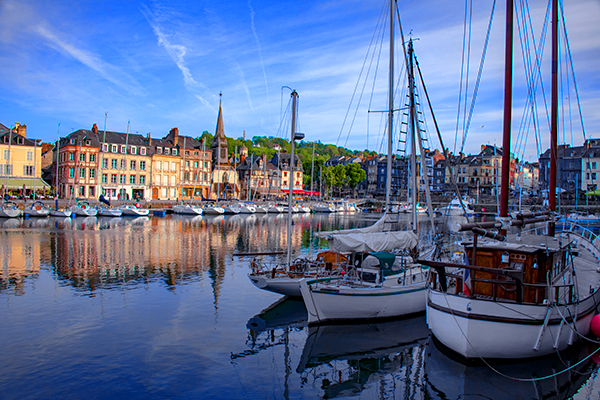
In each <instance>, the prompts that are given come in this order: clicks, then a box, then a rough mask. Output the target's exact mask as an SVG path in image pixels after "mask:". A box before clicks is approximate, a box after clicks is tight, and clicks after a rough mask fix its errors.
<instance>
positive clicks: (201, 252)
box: [0, 214, 600, 399]
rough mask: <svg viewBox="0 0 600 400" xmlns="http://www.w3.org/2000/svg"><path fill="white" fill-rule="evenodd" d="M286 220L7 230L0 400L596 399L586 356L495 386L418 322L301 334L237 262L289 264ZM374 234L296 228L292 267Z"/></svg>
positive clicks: (550, 360)
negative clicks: (328, 237)
mask: <svg viewBox="0 0 600 400" xmlns="http://www.w3.org/2000/svg"><path fill="white" fill-rule="evenodd" d="M285 218H286V217H285V216H283V215H260V216H259V215H254V216H231V217H229V216H225V217H223V216H220V217H212V216H204V217H181V216H168V217H166V218H143V219H130V218H117V219H103V218H91V219H87V218H85V219H82V218H77V219H74V220H72V221H71V220H70V219H55V218H50V219H41V220H36V219H29V220H0V260H1V270H0V399H198V398H222V399H240V398H244V399H246V398H247V399H288V398H292V399H300V398H309V399H313V398H347V397H356V398H365V399H519V398H524V399H530V398H534V399H538V398H539V399H542V398H543V399H552V398H570V397H571V396H575V398H576V399H598V398H600V385H599V384H598V383H597V381H596V380H595V379H597V375H598V365H597V364H596V363H594V361H593V359H592V358H591V357H590V358H588V359H585V357H586V356H587V355H589V354H591V352H593V351H594V350H595V347H593V346H591V345H587V344H586V345H583V344H582V345H577V346H574V347H573V348H572V350H570V351H568V352H565V353H562V354H561V355H560V356H553V357H546V358H543V359H540V360H533V361H528V362H522V363H512V364H503V365H495V366H494V368H495V371H494V370H492V369H491V368H489V367H488V366H485V365H469V366H466V365H464V364H462V363H460V362H459V361H456V360H454V359H453V358H451V357H449V356H447V355H446V354H445V353H444V352H443V349H442V350H440V348H439V346H438V345H437V344H436V343H435V340H434V339H433V338H432V337H431V335H430V332H429V331H428V329H427V324H426V321H425V317H424V316H422V317H418V318H411V319H405V320H400V321H392V322H386V323H380V324H362V325H332V326H321V327H310V328H308V327H307V326H306V309H305V308H304V305H303V303H302V301H301V300H300V301H298V300H285V299H283V298H281V296H279V295H276V294H274V293H270V292H266V291H262V290H259V289H257V288H255V287H254V286H253V285H252V284H251V283H250V281H249V280H248V277H247V273H248V272H249V261H250V259H251V257H249V256H243V257H238V256H233V254H234V253H239V252H251V251H281V250H285V249H286V246H287V242H286V240H287V231H286V229H287V227H286V219H285ZM372 222H373V221H370V222H369V221H365V220H364V219H363V218H362V217H354V216H343V215H339V214H336V215H297V216H295V217H294V224H293V227H292V229H293V231H292V248H293V249H294V253H293V256H294V257H298V256H308V255H310V254H312V253H316V252H317V251H318V250H319V249H320V248H323V247H326V242H318V241H316V240H313V238H312V232H313V231H315V230H329V229H332V228H350V227H355V226H365V225H369V224H370V223H372ZM264 259H265V260H266V261H269V260H273V261H275V260H278V261H283V260H284V259H285V256H284V255H279V256H265V257H264ZM599 359H600V357H599ZM568 366H574V367H573V368H572V369H571V370H570V371H569V372H567V373H563V374H559V375H557V376H554V377H552V378H549V379H542V380H531V379H532V378H535V379H538V378H541V377H545V376H550V375H554V374H555V373H557V372H559V371H562V370H564V369H566V368H567V367H568ZM503 375H504V376H503ZM514 378H520V379H528V381H520V380H515V379H514Z"/></svg>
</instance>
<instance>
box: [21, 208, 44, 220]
mask: <svg viewBox="0 0 600 400" xmlns="http://www.w3.org/2000/svg"><path fill="white" fill-rule="evenodd" d="M26 212H27V214H29V216H30V217H41V218H43V217H47V216H48V215H50V210H49V209H48V208H40V209H39V210H38V209H35V208H30V209H29V210H27V211H26Z"/></svg>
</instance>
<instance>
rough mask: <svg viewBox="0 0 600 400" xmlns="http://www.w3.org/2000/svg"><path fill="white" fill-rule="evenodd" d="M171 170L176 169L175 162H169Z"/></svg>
mask: <svg viewBox="0 0 600 400" xmlns="http://www.w3.org/2000/svg"><path fill="white" fill-rule="evenodd" d="M171 171H177V163H174V162H172V163H171Z"/></svg>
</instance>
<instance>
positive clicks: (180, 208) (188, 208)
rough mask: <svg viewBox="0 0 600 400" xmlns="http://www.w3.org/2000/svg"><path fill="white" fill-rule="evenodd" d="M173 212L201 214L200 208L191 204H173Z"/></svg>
mask: <svg viewBox="0 0 600 400" xmlns="http://www.w3.org/2000/svg"><path fill="white" fill-rule="evenodd" d="M173 212H174V213H175V214H185V215H202V208H200V207H197V206H192V205H187V204H186V205H183V204H180V205H176V206H173Z"/></svg>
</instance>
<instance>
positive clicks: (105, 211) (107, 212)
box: [97, 208, 123, 217]
mask: <svg viewBox="0 0 600 400" xmlns="http://www.w3.org/2000/svg"><path fill="white" fill-rule="evenodd" d="M122 214H123V211H121V210H119V209H117V208H101V209H99V210H98V213H97V215H99V216H101V217H120V216H121V215H122Z"/></svg>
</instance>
